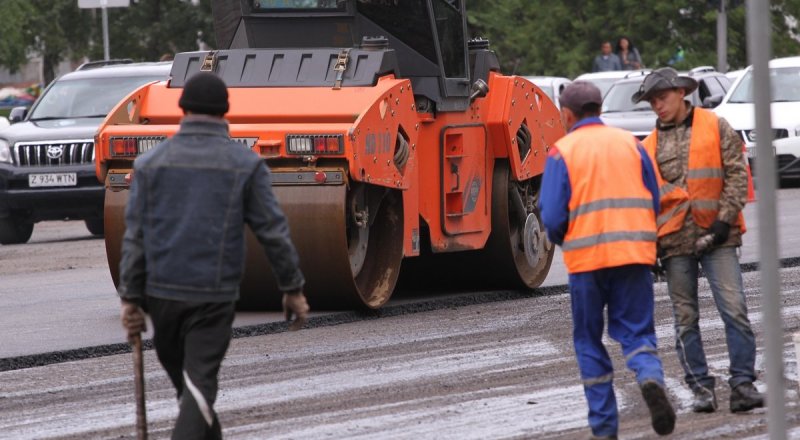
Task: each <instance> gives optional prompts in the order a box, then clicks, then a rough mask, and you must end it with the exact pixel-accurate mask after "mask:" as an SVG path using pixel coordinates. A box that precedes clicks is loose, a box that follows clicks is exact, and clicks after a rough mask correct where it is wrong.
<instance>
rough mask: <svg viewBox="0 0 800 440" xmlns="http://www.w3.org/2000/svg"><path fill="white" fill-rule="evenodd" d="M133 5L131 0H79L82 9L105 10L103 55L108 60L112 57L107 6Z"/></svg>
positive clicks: (125, 6) (121, 6)
mask: <svg viewBox="0 0 800 440" xmlns="http://www.w3.org/2000/svg"><path fill="white" fill-rule="evenodd" d="M130 5H131V0H78V7H79V8H81V9H94V8H101V9H102V10H103V55H104V57H105V58H104V59H105V60H106V61H108V60H109V59H111V54H110V53H109V52H110V51H109V43H108V11H106V9H107V8H127V7H128V6H130Z"/></svg>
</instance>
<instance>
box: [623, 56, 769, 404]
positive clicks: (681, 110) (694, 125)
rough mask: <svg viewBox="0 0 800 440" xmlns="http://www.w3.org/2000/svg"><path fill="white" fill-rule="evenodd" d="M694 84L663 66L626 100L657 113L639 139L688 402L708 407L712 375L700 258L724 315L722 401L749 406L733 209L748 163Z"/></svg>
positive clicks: (747, 335) (739, 227) (749, 362)
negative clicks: (649, 171) (654, 195)
mask: <svg viewBox="0 0 800 440" xmlns="http://www.w3.org/2000/svg"><path fill="white" fill-rule="evenodd" d="M696 88H697V81H695V80H694V79H693V78H690V77H687V76H680V75H678V72H677V71H675V69H673V68H671V67H665V68H662V69H658V70H655V71H654V72H652V73H650V74H649V75H648V76H647V77H645V79H644V81H643V82H642V86H641V88H640V89H639V91H638V92H636V93H635V94H634V95H633V96H632V97H631V100H632V101H633V102H634V103H638V102H641V101H647V102H649V103H650V106H651V107H652V108H653V110H654V111H655V112H656V114H657V115H658V121H657V122H656V128H655V129H654V130H653V132H652V133H650V135H649V136H648V137H647V138H646V139H645V140H644V145H645V148H646V149H647V152H648V155H649V156H650V158H651V159H652V161H653V162H654V163H655V164H656V170H657V173H656V174H657V176H658V179H659V189H660V193H661V215H660V216H659V217H658V220H657V223H658V246H659V255H660V257H661V261H662V262H663V264H664V268H665V269H666V275H667V277H666V278H667V287H668V290H669V295H670V298H671V299H672V308H673V314H674V316H675V333H676V350H677V352H678V359H679V360H680V362H681V365H682V366H683V369H684V371H685V373H686V377H685V379H686V383H687V384H688V385H689V387H690V388H691V389H692V391H693V393H694V402H693V404H692V409H693V410H694V411H695V412H713V411H715V410H716V409H717V399H716V392H715V390H714V387H715V383H716V381H715V378H714V376H712V375H711V374H710V373H709V371H708V364H707V363H706V355H705V352H704V351H703V343H702V341H701V337H700V325H699V318H700V315H699V304H698V298H697V276H698V265H702V266H703V270H704V271H705V273H706V277H707V278H708V282H709V284H710V286H711V292H712V293H713V295H714V301H715V303H716V304H717V310H719V313H720V316H721V317H722V322H723V323H724V324H725V336H726V340H727V343H728V353H729V356H730V369H729V373H730V379H729V380H728V384H729V385H730V387H731V396H730V409H731V411H732V412H741V411H748V410H751V409H753V408H758V407H762V406H763V405H764V396H763V395H762V394H761V393H759V392H758V390H757V389H756V387H755V386H754V385H753V381H754V380H755V379H756V375H755V358H756V344H755V336H754V334H753V330H752V329H751V326H750V321H749V320H748V318H747V305H746V304H745V296H744V289H743V288H742V274H741V269H740V267H739V258H738V256H737V255H736V248H738V247H739V246H741V245H742V234H744V232H745V230H746V229H745V224H744V217H743V216H742V209H743V208H744V205H745V203H746V202H747V198H748V172H747V168H746V165H745V160H744V156H743V153H742V139H741V137H739V135H738V134H737V133H736V131H734V130H733V128H731V126H730V125H729V124H728V122H727V121H725V119H722V118H719V117H717V115H715V114H714V113H713V112H711V111H709V110H706V109H703V108H698V107H693V106H692V104H691V103H690V102H688V101H687V100H686V97H687V96H688V95H689V94H690V93H691V92H692V91H694V90H695V89H696Z"/></svg>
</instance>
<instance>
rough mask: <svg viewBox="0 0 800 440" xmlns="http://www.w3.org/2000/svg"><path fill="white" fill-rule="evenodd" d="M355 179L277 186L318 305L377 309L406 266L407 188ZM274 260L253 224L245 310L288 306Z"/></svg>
mask: <svg viewBox="0 0 800 440" xmlns="http://www.w3.org/2000/svg"><path fill="white" fill-rule="evenodd" d="M348 186H349V187H348ZM348 186H345V185H338V186H334V185H321V186H276V187H273V190H274V192H275V196H276V197H277V198H278V201H279V202H280V205H281V208H282V210H283V212H284V213H285V214H286V217H287V219H288V220H289V229H290V232H291V234H292V241H293V243H294V245H295V247H296V248H297V252H298V254H299V256H300V267H301V269H302V271H303V275H304V276H305V278H306V285H305V288H304V292H305V294H306V297H308V302H309V304H310V305H311V307H312V309H315V310H337V309H338V310H341V309H353V308H371V309H377V308H379V307H380V306H382V305H383V304H385V303H386V301H388V300H389V298H390V297H391V295H392V293H393V291H394V288H395V285H396V283H397V278H398V275H399V272H400V263H401V262H402V259H403V206H402V197H401V195H400V193H399V192H397V191H392V190H387V189H385V188H383V187H378V186H374V185H365V184H361V183H358V182H351V183H350V185H348ZM269 266H270V265H269V262H268V260H267V258H266V255H265V254H264V251H263V249H262V248H261V245H260V243H259V242H258V240H257V239H256V238H255V235H254V234H252V232H249V231H248V237H247V263H246V269H245V275H244V279H243V280H242V287H241V297H240V300H239V303H238V304H237V307H238V308H239V309H240V310H255V309H258V310H264V309H276V308H279V307H280V295H279V294H278V293H279V292H278V289H277V283H276V282H275V279H274V276H273V274H272V273H271V270H269Z"/></svg>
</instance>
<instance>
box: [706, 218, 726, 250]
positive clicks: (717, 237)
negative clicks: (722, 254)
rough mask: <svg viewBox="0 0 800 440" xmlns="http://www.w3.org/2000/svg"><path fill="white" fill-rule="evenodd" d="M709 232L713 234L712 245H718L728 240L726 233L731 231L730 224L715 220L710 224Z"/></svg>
mask: <svg viewBox="0 0 800 440" xmlns="http://www.w3.org/2000/svg"><path fill="white" fill-rule="evenodd" d="M709 232H711V233H712V234H714V242H713V243H714V246H719V245H721V244H722V243H725V242H726V241H728V235H729V234H730V232H731V225H729V224H727V223H725V222H723V221H720V220H715V221H714V223H712V224H711V228H709Z"/></svg>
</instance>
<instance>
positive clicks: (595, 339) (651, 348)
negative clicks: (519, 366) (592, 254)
mask: <svg viewBox="0 0 800 440" xmlns="http://www.w3.org/2000/svg"><path fill="white" fill-rule="evenodd" d="M569 291H570V297H571V300H572V337H573V342H574V344H575V355H576V357H577V359H578V369H579V370H580V372H581V380H582V381H583V390H584V394H585V396H586V401H587V403H588V405H589V426H590V427H591V428H592V433H593V434H594V435H596V436H605V435H616V434H617V428H618V425H619V416H618V414H617V400H616V397H615V395H614V387H613V377H614V368H613V365H612V363H611V358H609V356H608V352H607V351H606V348H605V347H604V346H603V341H602V338H603V328H604V327H605V319H604V316H603V315H604V313H603V311H604V309H605V308H606V306H607V308H608V335H609V336H610V337H611V338H612V339H614V340H615V341H617V342H619V344H620V345H621V346H622V354H623V355H624V356H625V363H626V365H627V367H628V368H629V369H630V370H632V371H633V372H635V373H636V381H637V382H638V383H640V384H641V383H643V382H645V381H651V380H652V381H655V382H658V383H660V384H662V385H663V383H664V372H663V369H662V366H661V360H660V359H659V358H658V350H657V346H656V335H655V326H654V324H653V309H654V302H653V276H652V273H651V272H650V267H649V266H645V265H628V266H620V267H612V268H608V269H600V270H596V271H591V272H581V273H574V274H570V275H569Z"/></svg>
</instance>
